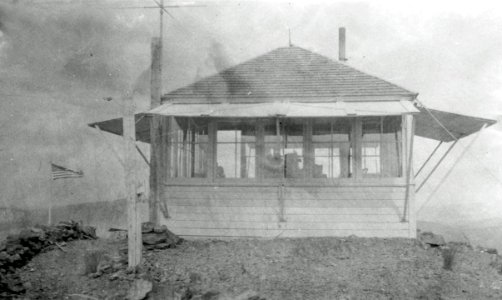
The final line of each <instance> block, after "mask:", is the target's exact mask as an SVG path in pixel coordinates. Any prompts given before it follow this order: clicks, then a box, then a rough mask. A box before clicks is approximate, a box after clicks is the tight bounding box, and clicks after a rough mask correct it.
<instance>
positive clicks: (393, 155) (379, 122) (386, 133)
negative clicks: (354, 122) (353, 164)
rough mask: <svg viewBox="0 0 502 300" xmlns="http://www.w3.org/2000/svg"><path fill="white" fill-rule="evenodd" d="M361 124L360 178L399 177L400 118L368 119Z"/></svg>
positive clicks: (364, 119)
mask: <svg viewBox="0 0 502 300" xmlns="http://www.w3.org/2000/svg"><path fill="white" fill-rule="evenodd" d="M361 122H362V125H361V127H362V137H361V168H362V176H363V177H399V176H401V173H402V171H401V117H400V116H399V117H395V116H389V117H370V118H363V119H362V121H361Z"/></svg>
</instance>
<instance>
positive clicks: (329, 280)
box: [18, 235, 502, 300]
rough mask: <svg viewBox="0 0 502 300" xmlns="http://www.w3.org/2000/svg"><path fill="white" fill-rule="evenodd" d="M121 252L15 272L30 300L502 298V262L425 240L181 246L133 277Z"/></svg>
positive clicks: (79, 244) (58, 255) (72, 255)
mask: <svg viewBox="0 0 502 300" xmlns="http://www.w3.org/2000/svg"><path fill="white" fill-rule="evenodd" d="M125 245H126V243H125V241H112V240H89V241H73V242H69V243H67V244H66V246H65V247H64V248H63V249H64V251H62V250H61V249H58V248H56V249H53V250H51V251H48V252H46V253H42V254H40V255H38V256H36V257H35V258H34V259H33V260H32V261H31V262H30V263H28V264H27V265H26V266H24V267H23V268H22V269H21V270H20V271H19V272H18V274H19V276H20V277H21V278H22V280H23V281H24V282H25V287H26V290H27V291H26V294H25V296H24V297H25V298H26V299H91V300H92V299H126V298H129V299H142V298H145V299H220V300H221V299H242V300H244V299H252V300H259V299H502V290H501V288H502V258H501V257H500V256H499V255H497V254H496V253H495V252H494V251H491V250H490V251H488V250H487V249H473V248H472V247H470V246H468V245H465V244H444V241H442V240H441V239H437V238H436V237H434V235H423V239H421V240H419V241H417V240H409V239H397V238H396V239H377V238H357V237H348V238H305V239H286V238H281V239H274V240H258V239H242V240H228V241H222V240H195V241H183V242H182V243H181V244H179V245H177V246H176V248H172V247H170V248H167V249H155V248H154V249H153V250H146V249H145V251H144V252H143V257H144V263H143V264H142V266H141V267H140V268H139V269H138V270H136V271H133V270H127V269H126V266H125V262H124V253H123V252H122V253H121V251H120V249H123V248H124V247H125ZM149 248H152V247H149ZM89 257H91V258H92V257H94V258H96V259H94V260H93V259H90V258H89ZM445 263H446V264H445ZM93 264H94V270H91V271H90V270H89V265H91V266H92V265H93ZM91 269H93V268H91ZM449 269H451V270H449ZM147 293H148V295H147V296H146V294H147Z"/></svg>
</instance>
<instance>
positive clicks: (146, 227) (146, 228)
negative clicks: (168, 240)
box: [141, 222, 155, 233]
mask: <svg viewBox="0 0 502 300" xmlns="http://www.w3.org/2000/svg"><path fill="white" fill-rule="evenodd" d="M154 228H155V224H154V223H152V222H143V223H141V233H150V232H153V230H154Z"/></svg>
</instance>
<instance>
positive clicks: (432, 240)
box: [418, 232, 446, 247]
mask: <svg viewBox="0 0 502 300" xmlns="http://www.w3.org/2000/svg"><path fill="white" fill-rule="evenodd" d="M418 239H419V240H420V241H421V242H422V243H424V244H427V245H429V246H431V247H441V246H444V245H446V242H445V240H444V238H443V236H442V235H439V234H434V233H432V232H421V233H420V235H419V236H418Z"/></svg>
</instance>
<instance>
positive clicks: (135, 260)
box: [123, 94, 142, 268]
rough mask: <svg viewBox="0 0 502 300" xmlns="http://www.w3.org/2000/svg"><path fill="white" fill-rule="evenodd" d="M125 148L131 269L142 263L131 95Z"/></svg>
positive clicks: (126, 99)
mask: <svg viewBox="0 0 502 300" xmlns="http://www.w3.org/2000/svg"><path fill="white" fill-rule="evenodd" d="M124 102H125V103H124V118H123V127H124V133H123V134H124V146H125V151H124V153H125V159H124V169H125V186H126V191H127V236H128V263H129V267H130V268H134V267H137V266H138V265H139V264H140V262H141V250H142V238H141V219H140V216H139V212H138V203H137V194H136V170H135V168H136V163H135V162H136V160H135V151H136V147H135V145H136V122H135V120H134V105H133V98H132V96H131V95H130V94H128V95H126V96H125V97H124Z"/></svg>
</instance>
